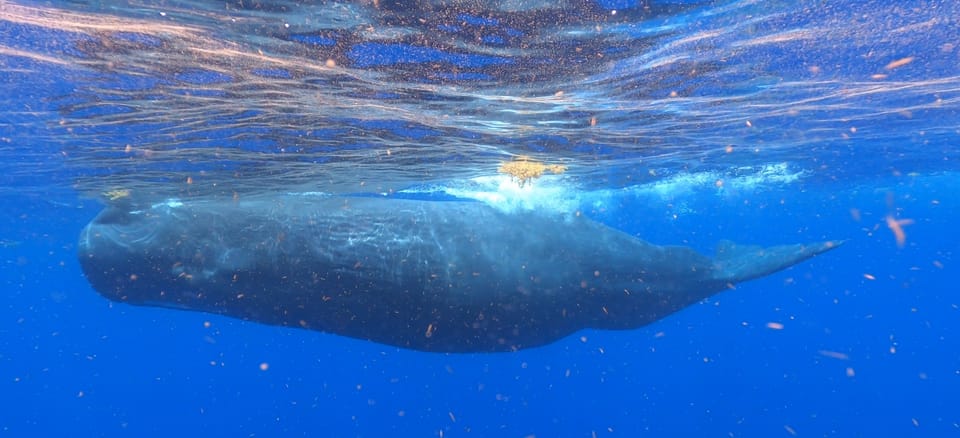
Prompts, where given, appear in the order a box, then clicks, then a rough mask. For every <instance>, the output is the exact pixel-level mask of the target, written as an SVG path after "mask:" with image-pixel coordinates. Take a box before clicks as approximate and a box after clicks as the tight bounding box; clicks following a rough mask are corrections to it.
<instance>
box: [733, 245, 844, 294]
mask: <svg viewBox="0 0 960 438" xmlns="http://www.w3.org/2000/svg"><path fill="white" fill-rule="evenodd" d="M843 243H844V241H842V240H828V241H824V242H817V243H813V244H794V245H778V246H770V247H766V248H764V247H761V246H756V245H738V244H736V243H733V242H730V241H726V240H725V241H721V242H720V244H719V245H718V246H717V255H716V257H715V259H714V278H715V279H716V280H721V281H726V282H728V283H730V284H733V283H739V282H742V281H747V280H752V279H755V278H759V277H763V276H766V275H769V274H772V273H774V272H777V271H779V270H781V269H786V268H788V267H790V266H793V265H795V264H797V263H800V262H802V261H804V260H806V259H809V258H811V257H813V256H816V255H818V254H822V253H824V252H827V251H830V250H831V249H834V248H837V247H839V246H840V245H842V244H843Z"/></svg>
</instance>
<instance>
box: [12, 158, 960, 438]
mask: <svg viewBox="0 0 960 438" xmlns="http://www.w3.org/2000/svg"><path fill="white" fill-rule="evenodd" d="M953 187H956V179H955V177H954V176H952V175H945V176H936V177H901V178H891V179H888V180H877V181H875V182H874V183H873V184H872V185H870V186H863V187H859V188H857V189H851V188H843V187H829V186H821V187H808V188H805V189H804V190H802V191H797V190H792V189H791V190H790V191H786V190H785V191H783V192H764V193H742V194H736V193H724V194H721V195H717V194H716V192H711V194H708V193H701V194H699V197H694V198H688V203H689V205H688V206H689V207H691V208H693V209H694V210H696V211H703V212H705V213H701V214H693V215H690V214H688V215H680V216H679V218H678V219H672V218H671V213H670V209H669V208H668V207H665V206H664V205H662V204H661V205H656V204H657V202H656V201H655V200H652V199H642V198H625V199H624V200H623V203H622V204H621V205H618V206H616V207H618V208H616V209H615V210H616V211H613V213H614V214H606V215H604V214H600V213H595V215H597V216H600V217H599V219H601V220H604V221H607V222H610V223H612V224H614V225H618V226H619V227H621V228H622V229H625V230H627V231H630V232H634V233H637V234H638V235H641V236H643V237H644V238H646V239H648V240H652V241H655V242H659V243H679V242H683V241H685V240H686V241H690V243H691V244H693V245H694V246H697V247H701V248H708V247H709V246H710V245H712V243H713V242H715V241H717V240H719V239H721V238H735V239H737V240H741V241H743V240H751V241H761V243H766V242H795V241H806V240H816V239H822V238H824V237H829V238H846V239H849V242H848V243H847V244H846V245H845V246H844V247H842V248H841V249H839V250H837V251H834V252H832V253H830V254H827V255H824V256H821V257H818V258H815V259H813V260H811V261H808V262H805V263H803V264H801V265H799V266H796V267H794V268H792V269H789V270H787V271H785V272H782V273H779V274H776V275H773V276H770V277H768V278H764V279H761V280H757V281H753V282H750V283H746V284H742V285H740V286H738V287H737V289H736V290H734V291H729V292H726V293H723V294H721V295H719V296H717V297H715V298H713V299H710V300H709V301H708V302H706V303H703V304H700V305H697V306H694V307H692V308H689V309H687V310H684V311H682V312H680V313H679V314H677V315H675V316H673V317H670V318H667V319H666V320H663V321H661V322H658V323H656V324H653V325H651V326H649V327H646V328H642V329H638V330H631V331H624V332H596V331H584V332H582V333H580V334H578V335H577V336H574V337H570V338H568V339H565V340H563V341H561V342H558V343H556V344H553V345H550V346H547V347H544V348H539V349H534V350H529V351H522V352H519V353H514V354H493V355H443V354H426V353H418V352H410V351H403V350H397V349H394V348H388V347H384V346H381V345H377V344H372V343H367V342H361V341H356V340H350V339H345V338H341V337H337V336H334V335H326V334H320V333H313V332H308V331H300V330H291V329H283V328H276V327H268V326H262V325H258V324H253V323H245V322H240V321H235V320H230V319H226V318H222V317H217V316H211V315H205V314H199V313H190V312H178V311H172V310H164V309H155V308H140V307H131V306H126V305H122V304H114V303H110V302H108V301H106V300H105V299H103V298H101V297H100V296H99V295H97V294H96V293H95V292H94V291H93V290H91V288H90V287H89V286H88V285H87V284H86V282H85V280H84V278H83V276H82V274H81V272H80V270H79V268H78V265H77V263H76V260H75V254H74V251H75V243H74V242H75V240H76V235H77V232H78V230H79V229H80V228H81V227H82V225H83V224H84V223H85V221H87V220H89V219H90V218H91V217H92V216H93V215H94V214H95V213H96V211H97V207H96V205H95V204H92V203H81V204H78V203H77V202H76V201H75V200H70V199H63V200H56V199H54V200H49V201H54V202H56V203H51V202H48V200H44V199H39V198H37V197H23V196H5V197H4V198H3V200H2V202H3V204H2V208H3V211H5V212H7V214H6V215H5V216H4V218H3V221H4V223H3V230H4V236H5V238H8V239H11V240H18V241H22V244H20V245H19V246H14V247H7V248H2V249H0V254H2V255H3V260H4V264H3V265H2V270H0V275H2V277H0V278H2V281H3V285H4V290H5V297H6V300H5V305H4V306H3V307H2V309H3V310H2V313H0V321H2V325H0V331H2V333H3V336H2V338H0V339H2V340H0V342H2V344H0V352H2V353H0V365H2V366H0V372H2V374H3V375H2V376H0V377H2V379H0V385H2V386H0V394H3V395H2V398H3V399H4V400H5V408H4V410H3V411H2V415H0V426H2V428H3V430H4V431H6V432H8V433H10V434H12V435H28V434H29V435H36V434H39V435H49V436H57V435H59V436H63V435H73V436H93V435H108V436H116V435H126V434H131V435H150V436H160V435H171V434H185V435H191V436H193V435H214V436H238V435H254V434H255V435H259V436H276V435H284V436H290V435H297V436H299V435H306V436H314V435H324V436H353V435H362V436H382V435H384V434H395V433H404V434H409V435H413V436H435V435H437V434H439V433H440V431H443V434H444V436H461V435H476V436H486V435H494V434H496V435H503V436H527V435H530V434H534V435H536V436H590V434H591V433H592V432H596V433H597V434H598V436H612V435H621V436H634V435H636V434H641V433H645V434H649V435H653V436H662V435H668V436H681V435H694V434H696V435H707V436H719V435H726V434H727V432H729V433H732V434H733V435H735V436H783V435H784V434H788V433H789V431H788V430H787V429H786V428H788V427H789V428H790V430H794V431H796V433H797V434H798V435H800V436H904V435H913V436H938V435H939V436H942V435H945V434H952V433H955V432H956V430H957V426H956V423H957V422H958V421H960V417H958V415H960V414H958V411H957V409H956V402H957V401H958V396H957V394H958V393H960V376H958V372H960V371H958V370H960V355H958V350H957V348H956V347H957V342H958V340H957V328H958V323H957V318H958V313H960V310H958V308H957V303H958V300H957V296H956V293H955V287H954V286H953V284H952V283H953V282H954V281H955V278H956V273H957V270H956V267H955V263H956V262H955V260H954V251H955V249H956V242H957V241H958V235H957V232H956V230H955V228H954V227H953V220H952V218H954V217H956V211H957V206H958V202H960V196H958V193H957V191H956V190H953V189H952V188H953ZM59 201H65V203H64V205H61V204H59ZM851 209H857V210H859V212H860V216H861V220H860V221H855V220H854V219H853V217H852V215H851V213H850V210H851ZM608 213H609V212H608ZM890 213H896V214H899V215H900V217H902V218H911V219H914V220H915V221H916V224H914V225H910V226H907V227H906V232H907V236H908V240H907V245H906V246H905V247H904V248H902V249H901V248H897V246H896V244H895V240H894V238H893V235H892V233H891V232H890V231H889V230H888V229H887V228H886V227H885V225H884V218H885V217H886V215H887V214H890ZM935 263H939V264H941V265H942V266H943V267H942V268H939V267H937V266H935ZM867 274H869V275H871V276H873V277H874V278H875V280H869V279H866V278H865V275H867ZM207 322H209V325H210V327H205V324H206V323H207ZM768 322H778V323H782V324H783V326H784V328H783V329H782V330H773V329H770V328H767V327H766V324H767V323H768ZM581 336H582V337H583V338H582V339H581V338H580V337H581ZM583 339H585V340H583ZM891 349H895V352H892V351H891ZM821 351H829V352H836V353H840V354H843V355H846V356H847V357H849V359H847V360H843V359H837V358H834V357H830V356H829V355H824V354H822V353H821ZM262 363H266V364H268V365H269V367H268V369H267V370H266V371H262V370H261V369H260V366H261V364H262ZM848 368H850V369H851V370H853V373H854V374H855V375H854V376H852V377H848V376H847V369H848ZM914 421H916V424H914ZM610 431H612V433H611V432H610ZM467 432H470V433H467Z"/></svg>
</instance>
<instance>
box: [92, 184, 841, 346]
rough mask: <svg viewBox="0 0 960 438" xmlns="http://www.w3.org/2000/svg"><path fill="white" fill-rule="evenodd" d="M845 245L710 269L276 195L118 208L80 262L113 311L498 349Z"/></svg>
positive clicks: (600, 230) (426, 215)
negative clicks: (155, 309) (182, 314)
mask: <svg viewBox="0 0 960 438" xmlns="http://www.w3.org/2000/svg"><path fill="white" fill-rule="evenodd" d="M838 244H839V242H834V241H827V242H821V243H816V244H811V245H784V246H776V247H770V248H760V247H753V246H738V245H734V244H732V243H722V244H721V245H720V248H719V250H718V253H717V255H716V257H715V258H708V257H706V256H703V255H701V254H699V253H697V252H695V251H694V250H692V249H690V248H686V247H679V246H657V245H653V244H650V243H647V242H644V241H642V240H640V239H637V238H635V237H633V236H631V235H629V234H626V233H623V232H620V231H618V230H615V229H613V228H610V227H607V226H604V225H601V224H599V223H596V222H593V221H591V220H589V219H586V218H584V217H579V216H578V215H558V214H551V213H540V212H522V213H513V212H511V213H505V212H501V211H499V210H497V209H495V208H492V207H490V206H488V205H486V204H483V203H479V202H459V201H451V202H437V201H418V200H400V199H382V198H360V197H358V198H346V197H326V198H318V197H308V196H280V197H271V198H262V199H250V200H196V201H186V202H183V203H181V202H172V201H171V202H165V203H160V204H155V205H147V206H142V207H137V206H135V205H134V204H132V203H122V202H119V203H114V204H113V205H110V206H108V207H107V208H106V209H105V210H104V211H102V212H101V213H100V214H99V215H98V216H97V217H96V218H95V219H94V220H93V221H92V222H91V223H90V224H88V225H87V226H86V227H85V228H84V229H83V231H82V233H81V237H80V241H79V259H80V262H81V265H82V267H83V270H84V273H85V275H86V277H87V278H88V279H89V281H90V283H91V284H92V285H93V287H94V288H95V289H96V290H97V291H98V292H99V293H101V294H102V295H104V296H106V297H107V298H109V299H112V300H116V301H120V302H125V303H130V304H137V305H149V306H163V307H171V308H177V309H188V310H196V311H204V312H210V313H216V314H223V315H228V316H232V317H236V318H241V319H244V320H250V321H257V322H261V323H267V324H276V325H283V326H292V327H300V328H307V329H313V330H320V331H324V332H330V333H337V334H340V335H345V336H350V337H354V338H360V339H367V340H371V341H375V342H380V343H383V344H389V345H394V346H399V347H404V348H410V349H416V350H424V351H436V352H492V351H512V350H518V349H523V348H529V347H535V346H539V345H544V344H547V343H550V342H553V341H555V340H557V339H560V338H562V337H564V336H567V335H569V334H571V333H573V332H576V331H578V330H580V329H584V328H599V329H629V328H635V327H640V326H643V325H646V324H649V323H651V322H653V321H656V320H659V319H661V318H664V317H665V316H667V315H670V314H672V313H674V312H676V311H678V310H680V309H682V308H684V307H686V306H689V305H691V304H693V303H696V302H698V301H700V300H703V299H704V298H706V297H708V296H710V295H712V294H714V293H717V292H719V291H722V290H724V289H727V288H730V287H731V286H732V284H734V283H736V282H740V281H745V280H750V279H752V278H757V277H760V276H763V275H767V274H769V273H772V272H774V271H777V270H780V269H783V268H786V267H788V266H791V265H793V264H795V263H798V262H800V261H802V260H804V259H807V258H810V257H813V256H814V255H816V254H819V253H822V252H824V251H827V250H829V249H831V248H834V247H836V246H838Z"/></svg>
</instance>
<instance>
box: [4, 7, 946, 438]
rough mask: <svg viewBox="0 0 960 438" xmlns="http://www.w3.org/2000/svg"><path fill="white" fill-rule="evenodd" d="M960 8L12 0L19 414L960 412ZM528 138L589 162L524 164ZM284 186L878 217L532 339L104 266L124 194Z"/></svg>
mask: <svg viewBox="0 0 960 438" xmlns="http://www.w3.org/2000/svg"><path fill="white" fill-rule="evenodd" d="M958 9H960V6H958V4H956V3H955V2H950V1H916V2H893V1H868V2H860V1H857V2H854V1H830V2H822V1H817V2H814V1H809V2H808V1H789V2H787V1H729V2H728V1H718V2H706V1H704V2H696V1H687V2H685V1H670V2H656V1H650V2H642V1H640V2H631V1H598V2H592V1H573V0H571V1H567V2H550V3H546V2H544V3H537V2H529V3H528V2H510V1H503V2H491V3H490V4H487V5H483V7H480V6H477V5H476V4H474V3H472V2H471V3H468V2H430V1H423V2H414V3H410V4H407V3H402V2H384V1H380V2H364V1H357V2H342V3H336V2H294V1H283V0H276V1H259V2H257V1H254V2H222V1H221V2H213V1H210V2H207V1H189V2H188V1H164V2H159V1H157V2H154V1H139V2H110V1H71V2H32V1H16V2H10V1H8V2H4V3H0V157H2V160H0V179H2V182H3V184H2V187H3V191H2V196H0V204H2V209H3V210H2V211H3V212H5V214H4V215H3V216H2V220H3V226H2V228H0V254H2V258H0V260H2V261H3V263H2V264H0V279H2V282H3V285H4V291H5V298H6V299H5V305H3V306H0V309H2V310H0V334H2V336H0V402H2V406H3V409H2V410H0V433H2V434H4V435H9V436H125V435H135V436H169V435H172V434H182V435H183V434H186V435H189V436H193V435H206V436H382V435H398V436H444V437H449V436H524V437H526V436H537V437H553V436H570V437H577V436H584V437H592V436H735V437H752V436H762V437H767V436H838V437H846V436H924V437H927V436H954V435H957V434H960V410H958V409H957V406H958V404H960V396H958V394H960V348H958V347H960V337H958V333H960V332H958V330H960V323H958V322H957V321H960V307H958V305H960V300H958V299H957V291H956V289H957V288H956V286H955V285H954V283H955V280H956V277H957V276H956V274H957V272H958V271H957V268H956V265H955V264H954V263H955V257H956V255H955V252H956V250H957V248H958V243H960V233H958V231H957V230H956V227H955V226H954V220H955V218H957V217H958V206H960V190H958V189H960V179H958V174H957V170H958V167H957V164H956V163H957V160H958V159H960V146H958V139H960V112H958V111H960V40H958V37H957V35H960V29H958V28H960V25H958V21H957V20H958V19H957V17H960V10H958ZM521 156H522V157H528V158H529V159H534V160H538V161H543V162H546V163H556V164H562V165H564V166H566V172H564V173H563V174H560V175H546V176H543V177H542V178H539V179H537V180H534V181H531V182H530V183H528V184H525V185H523V186H520V185H518V184H517V183H516V181H514V180H512V179H511V178H510V177H509V176H508V175H504V174H502V173H500V172H498V168H499V166H500V165H501V164H502V163H504V162H509V161H511V160H513V159H515V158H516V157H521ZM272 192H276V193H281V192H282V193H301V192H310V193H324V194H351V195H363V196H374V197H386V198H390V197H414V198H425V199H448V198H450V197H455V198H468V199H474V200H478V201H480V202H486V203H488V204H490V205H491V206H493V207H495V208H499V209H501V210H503V211H505V212H511V211H517V210H530V209H536V210H557V211H579V212H582V213H583V214H585V215H587V216H589V217H591V218H592V219H594V220H597V221H600V222H603V223H605V224H607V225H610V226H612V227H615V228H617V229H620V230H623V231H625V232H627V233H630V234H633V235H635V236H637V237H639V238H642V239H645V240H648V241H650V242H653V243H657V244H681V245H687V246H691V247H693V248H695V249H697V250H698V251H701V252H703V253H707V254H710V253H712V252H713V251H714V248H715V246H716V244H717V242H719V241H720V240H724V239H731V240H735V241H738V242H747V243H757V244H766V245H773V244H781V243H795V242H812V241H818V240H824V239H846V240H847V242H846V244H845V245H844V246H843V247H842V248H839V249H837V250H835V251H832V252H830V253H828V254H825V255H822V256H819V257H816V258H814V259H811V260H809V261H806V262H804V263H802V264H800V265H797V266H794V267H792V268H790V269H788V270H785V271H783V272H779V273H777V274H774V275H771V276H768V277H765V278H761V279H758V280H754V281H750V282H747V283H743V284H740V285H737V287H736V289H735V290H731V291H726V292H723V293H721V294H718V295H715V296H713V297H711V298H710V299H708V300H706V301H705V302H703V303H700V304H698V305H695V306H692V307H689V308H687V309H685V310H683V311H681V312H679V313H677V314H674V315H672V316H669V317H667V318H665V319H663V320H661V321H658V322H656V323H654V324H652V325H649V326H646V327H642V328H638V329H635V330H626V331H599V330H583V331H581V332H578V333H577V334H575V335H573V336H570V337H568V338H565V339H563V340H561V341H558V342H555V343H553V344H550V345H547V346H544V347H539V348H534V349H529V350H522V351H519V352H514V353H499V354H438V353H423V352H415V351H409V350H404V349H398V348H395V347H389V346H384V345H379V344H375V343H372V342H366V341H360V340H354V339H349V338H345V337H340V336H337V335H332V334H324V333H317V332H312V331H306V330H295V329H290V328H281V327H273V326H267V325H262V324H257V323H254V322H246V321H240V320H236V319H230V318H227V317H223V316H217V315H210V314H204V313H199V312H187V311H178V310H170V309H162V308H154V307H134V306H130V305H126V304H122V303H114V302H110V301H108V300H107V299H105V298H103V297H101V296H100V295H99V294H98V293H97V292H96V291H94V290H93V289H92V288H91V286H90V285H89V284H88V283H87V281H86V279H85V278H84V275H83V273H82V272H81V270H80V266H79V264H78V262H77V257H76V251H77V238H78V233H79V231H80V229H81V228H82V227H83V226H84V225H85V224H86V223H87V222H89V221H90V220H91V219H93V218H94V216H96V214H97V213H98V212H99V211H100V210H101V209H102V207H103V205H105V204H108V203H110V202H112V201H111V199H110V198H111V197H118V196H119V197H127V196H130V197H136V198H138V199H150V200H162V199H169V198H177V199H183V200H190V199H204V198H210V197H214V198H215V197H244V196H250V195H253V194H257V195H262V194H263V193H272ZM482 225H483V224H477V226H482ZM558 269H561V268H560V267H558Z"/></svg>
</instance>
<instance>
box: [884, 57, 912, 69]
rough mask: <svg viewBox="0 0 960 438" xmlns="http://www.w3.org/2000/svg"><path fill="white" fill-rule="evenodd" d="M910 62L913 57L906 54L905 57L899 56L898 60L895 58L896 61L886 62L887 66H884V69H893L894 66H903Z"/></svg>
mask: <svg viewBox="0 0 960 438" xmlns="http://www.w3.org/2000/svg"><path fill="white" fill-rule="evenodd" d="M911 62H913V57H912V56H908V57H906V58H900V59H898V60H896V61H893V62H891V63H889V64H887V66H886V67H884V69H885V70H893V69H895V68H899V67H903V66H905V65H907V64H909V63H911Z"/></svg>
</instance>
